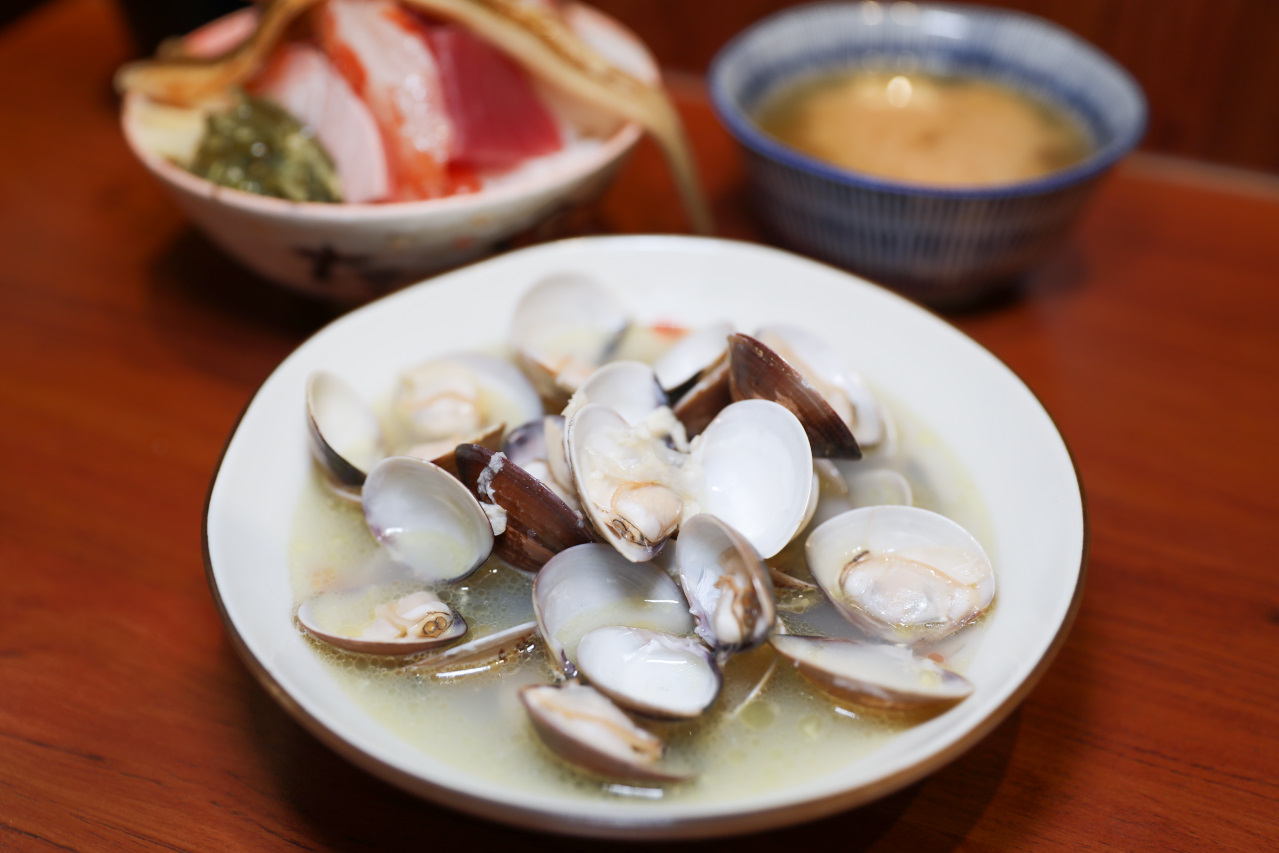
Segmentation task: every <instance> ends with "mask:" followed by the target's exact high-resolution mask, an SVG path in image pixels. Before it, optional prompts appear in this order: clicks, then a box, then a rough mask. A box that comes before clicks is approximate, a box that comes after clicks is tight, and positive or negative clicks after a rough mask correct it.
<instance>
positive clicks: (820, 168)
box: [706, 0, 1150, 200]
mask: <svg viewBox="0 0 1279 853" xmlns="http://www.w3.org/2000/svg"><path fill="white" fill-rule="evenodd" d="M865 5H867V4H866V3H864V2H863V3H847V2H829V0H823V2H816V3H806V4H803V5H800V6H792V7H790V8H787V9H782V10H780V11H778V12H774V13H772V14H770V15H767V16H765V17H763V18H761V19H760V20H758V21H756V22H755V23H754V24H752V25H751V26H749V27H747V28H746V29H744V30H742V31H741V32H739V33H738V34H737V35H735V36H734V37H733V38H732V39H731V40H730V41H728V42H727V43H726V44H725V45H724V46H723V47H722V48H720V50H719V51H718V52H717V53H716V54H715V56H714V58H713V59H712V60H711V64H710V68H709V70H708V72H707V76H706V81H707V88H708V90H709V93H710V97H711V106H712V108H713V109H714V111H715V114H716V116H717V117H718V118H719V120H720V122H721V123H722V124H723V125H724V126H725V128H726V129H727V130H728V131H729V133H730V134H731V135H732V136H733V138H734V139H736V140H737V142H738V143H739V144H741V145H743V146H744V147H746V148H747V149H749V150H751V151H752V152H753V153H755V154H758V155H760V156H762V157H765V158H767V159H770V160H774V161H777V162H778V163H780V164H781V165H783V166H787V167H789V168H791V169H794V170H796V171H799V172H803V173H806V174H807V175H810V176H812V177H816V178H820V179H824V180H826V181H830V182H833V183H836V184H841V185H843V186H846V187H849V188H852V189H865V190H873V191H881V192H891V193H897V194H900V195H908V196H920V197H942V198H947V199H956V200H995V199H1004V198H1018V197H1023V196H1030V195H1038V194H1046V193H1050V192H1053V191H1056V190H1060V189H1063V188H1065V187H1068V186H1071V185H1074V184H1080V183H1084V182H1086V181H1088V180H1090V179H1092V178H1096V177H1098V176H1100V175H1101V174H1102V173H1103V172H1105V171H1106V170H1107V169H1109V168H1110V167H1111V166H1113V165H1114V164H1115V163H1116V162H1117V161H1118V160H1119V159H1120V158H1121V157H1123V156H1124V155H1125V154H1127V153H1128V152H1129V151H1131V150H1132V149H1133V148H1134V147H1136V145H1137V144H1138V143H1139V142H1140V141H1141V138H1142V136H1143V135H1144V134H1145V131H1146V126H1147V123H1148V122H1149V113H1150V110H1149V105H1148V103H1147V101H1146V96H1145V93H1144V92H1143V91H1142V88H1141V86H1140V84H1138V83H1137V81H1136V79H1135V78H1134V77H1133V76H1132V74H1130V73H1129V72H1128V70H1127V69H1125V68H1124V67H1123V66H1121V65H1120V64H1119V63H1117V62H1115V60H1114V59H1112V58H1111V57H1110V56H1108V55H1107V54H1106V53H1104V52H1103V51H1102V50H1101V49H1099V48H1098V47H1096V46H1095V45H1093V44H1091V43H1089V42H1088V41H1086V40H1084V39H1082V38H1080V37H1079V36H1077V35H1076V34H1074V33H1073V32H1071V31H1070V30H1068V29H1066V28H1065V27H1062V26H1060V25H1058V24H1055V23H1053V22H1052V21H1049V20H1047V19H1046V18H1041V17H1039V16H1037V15H1031V14H1029V13H1026V12H1019V11H1013V10H1004V9H996V8H990V7H985V6H977V5H972V4H967V3H912V4H910V5H912V6H914V7H915V8H917V9H918V11H919V12H921V13H922V12H926V11H930V10H937V11H945V12H951V13H954V14H960V15H964V16H966V17H969V18H983V19H987V20H997V19H1009V20H1013V19H1016V20H1020V21H1023V22H1025V23H1026V24H1028V25H1030V26H1033V27H1036V28H1038V29H1039V30H1041V31H1045V32H1050V33H1053V34H1055V35H1057V36H1059V37H1061V38H1062V40H1063V42H1064V43H1066V44H1067V45H1069V46H1070V48H1071V49H1072V50H1073V51H1075V52H1076V53H1077V54H1078V55H1079V56H1081V57H1084V58H1086V59H1087V60H1089V61H1091V62H1092V63H1093V64H1095V65H1097V66H1098V67H1100V68H1101V69H1102V70H1103V71H1104V72H1106V73H1107V74H1109V75H1111V76H1113V77H1114V79H1115V80H1116V81H1118V83H1119V84H1120V86H1121V87H1123V88H1124V89H1125V90H1126V91H1127V92H1128V93H1129V94H1130V95H1132V97H1133V100H1134V102H1135V105H1136V112H1135V114H1134V116H1133V121H1132V123H1131V126H1130V127H1127V128H1125V129H1123V130H1122V131H1121V132H1120V133H1117V134H1116V135H1115V138H1114V139H1112V140H1111V141H1110V142H1109V143H1108V144H1106V145H1104V146H1102V147H1101V148H1099V149H1097V150H1096V151H1094V152H1092V153H1091V154H1090V155H1089V156H1088V157H1086V158H1084V159H1083V160H1081V161H1080V162H1079V163H1077V164H1075V165H1073V166H1069V167H1067V168H1065V169H1059V170H1057V171H1054V172H1050V173H1048V174H1047V175H1044V176H1041V177H1038V178H1031V179H1028V180H1021V181H1014V182H1011V183H998V184H981V185H976V186H945V185H940V184H923V183H918V182H912V181H904V180H899V179H893V178H886V177H879V176H875V175H870V174H868V173H865V172H858V171H854V170H852V169H845V168H842V167H839V166H835V165H832V164H830V163H827V162H825V161H823V160H820V159H817V158H815V157H811V156H809V155H807V154H803V153H801V152H800V151H798V150H797V149H795V148H792V147H790V146H788V145H785V144H783V143H781V142H779V141H777V140H775V139H774V138H773V137H771V136H769V135H768V134H766V133H764V132H763V131H762V130H760V129H759V127H758V126H757V125H756V124H755V122H754V121H753V120H751V119H750V117H748V116H747V115H746V114H745V113H744V112H743V111H742V110H740V109H738V107H737V105H736V104H735V103H734V100H733V99H732V98H730V97H729V95H728V93H727V92H726V91H725V85H724V81H723V78H724V74H725V68H726V67H727V66H728V65H729V64H730V63H731V62H733V61H737V60H740V58H741V53H742V51H743V50H744V49H745V47H744V46H745V44H746V41H747V40H748V39H749V38H751V37H752V36H758V34H760V33H762V32H765V31H767V30H768V29H769V28H771V27H773V26H775V25H776V24H777V23H778V22H780V21H784V20H788V19H792V18H798V17H803V16H806V15H811V14H814V13H816V12H819V11H821V10H824V9H827V10H837V9H852V8H853V7H862V6H865ZM875 5H886V4H878V3H877V4H875Z"/></svg>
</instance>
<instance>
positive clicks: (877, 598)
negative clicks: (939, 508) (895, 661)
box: [804, 506, 995, 644]
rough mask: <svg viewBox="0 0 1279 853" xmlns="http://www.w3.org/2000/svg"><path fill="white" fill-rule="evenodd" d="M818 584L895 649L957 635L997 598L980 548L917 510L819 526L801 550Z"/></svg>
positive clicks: (859, 512) (891, 509) (898, 509)
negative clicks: (905, 644) (893, 643)
mask: <svg viewBox="0 0 1279 853" xmlns="http://www.w3.org/2000/svg"><path fill="white" fill-rule="evenodd" d="M804 552H805V557H806V559H807V561H808V568H809V571H811V572H812V574H813V579H814V580H816V581H817V584H818V585H819V586H820V587H821V588H822V591H823V592H825V593H826V595H827V596H828V597H829V598H830V599H831V601H832V602H834V604H835V606H836V607H837V608H839V610H840V612H841V613H843V614H844V615H845V616H847V617H848V619H849V620H850V621H852V622H853V624H855V625H857V626H859V627H860V628H862V629H863V630H865V631H867V632H869V633H871V634H873V635H876V636H880V637H883V638H885V639H887V640H890V641H892V642H895V643H908V644H913V643H918V642H921V641H924V640H935V639H939V638H941V637H945V636H947V635H949V634H952V633H954V632H955V631H957V630H959V628H961V627H963V626H964V625H966V624H967V623H969V622H971V621H972V620H973V619H974V618H976V617H977V615H978V614H979V613H981V612H982V611H983V610H984V609H985V608H986V607H987V606H988V605H989V604H990V602H991V601H992V600H993V599H994V596H995V573H994V568H993V567H992V566H991V563H990V558H989V557H987V556H986V552H985V551H984V550H983V549H982V547H981V544H980V543H979V542H978V541H977V540H976V539H975V538H973V536H972V534H970V533H969V532H968V531H967V530H965V529H964V528H963V527H961V526H960V525H958V524H956V523H955V522H954V521H951V520H950V519H949V518H946V517H945V516H943V515H940V514H938V513H935V512H931V511H929V510H926V509H921V508H919V507H907V506H876V507H864V508H862V509H855V510H850V511H849V512H845V513H842V514H840V515H837V516H835V517H834V518H832V519H830V520H829V521H826V522H825V523H823V524H821V525H820V526H818V527H817V528H816V529H815V530H814V531H813V532H812V533H811V534H809V537H808V540H807V542H806V543H805V546H804Z"/></svg>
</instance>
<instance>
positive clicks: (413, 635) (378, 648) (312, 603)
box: [297, 590, 466, 655]
mask: <svg viewBox="0 0 1279 853" xmlns="http://www.w3.org/2000/svg"><path fill="white" fill-rule="evenodd" d="M359 594H360V591H359V590H355V591H351V592H349V593H328V594H325V595H323V596H320V597H318V598H313V599H309V600H307V601H304V602H303V603H302V606H301V607H299V608H298V613H297V617H298V623H299V624H300V625H301V626H302V627H303V628H305V629H306V631H307V633H309V634H311V636H313V637H315V638H316V639H319V640H323V641H324V642H326V643H328V644H329V645H331V646H335V647H337V648H339V649H345V650H347V651H351V652H363V653H364V654H370V655H411V654H414V653H416V652H422V651H426V650H427V649H430V648H433V647H436V646H440V645H443V644H445V643H450V642H452V641H453V640H456V639H457V638H459V637H461V636H462V635H464V634H465V633H466V621H465V620H464V619H463V618H462V617H461V615H459V614H458V613H457V612H456V611H454V610H453V608H451V607H449V606H448V605H447V604H445V603H444V602H443V601H440V600H439V598H437V597H436V596H435V595H433V594H432V593H430V592H427V591H425V590H419V591H417V592H412V593H409V594H408V595H404V596H400V597H399V598H397V599H394V600H392V601H388V602H384V603H382V604H379V605H377V606H376V607H374V608H373V609H372V612H371V613H369V614H368V619H367V621H366V622H364V623H363V624H361V625H359V626H358V627H356V626H342V625H339V624H334V623H335V622H336V621H338V620H331V619H330V620H326V619H325V618H324V614H323V612H322V611H323V610H324V608H322V607H321V599H323V598H333V597H344V596H345V597H350V596H351V595H357V596H358V595H359ZM344 628H345V630H344ZM356 631H358V633H356Z"/></svg>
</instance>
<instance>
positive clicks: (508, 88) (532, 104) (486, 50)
mask: <svg viewBox="0 0 1279 853" xmlns="http://www.w3.org/2000/svg"><path fill="white" fill-rule="evenodd" d="M427 32H428V41H429V42H430V45H431V49H432V50H433V52H434V53H435V58H436V61H437V62H438V63H439V67H440V78H441V81H442V83H443V88H444V101H445V104H446V106H447V107H448V110H449V116H450V117H451V118H452V121H453V145H452V148H451V150H450V154H451V158H452V161H453V162H454V163H457V164H461V165H465V166H469V167H471V168H473V169H477V170H481V171H485V170H492V171H501V170H506V169H510V168H511V167H513V166H516V165H518V164H519V163H520V162H522V161H523V160H525V159H527V158H529V157H537V156H539V155H542V154H550V153H552V152H554V151H558V150H560V148H561V147H562V146H563V143H562V141H561V139H560V131H559V128H558V126H557V125H556V123H555V120H554V119H553V118H552V117H551V114H550V112H548V110H547V108H546V107H545V106H544V105H543V103H542V101H541V99H540V98H539V97H538V95H537V92H536V91H535V90H534V88H533V83H532V81H531V80H530V79H529V77H528V75H527V74H526V73H525V71H524V69H522V68H520V67H519V66H518V65H516V64H515V63H514V62H512V61H511V60H510V59H508V58H507V57H505V56H504V55H502V54H501V53H500V52H498V50H497V49H496V48H494V47H493V46H491V45H490V44H488V43H487V42H485V41H483V40H481V39H479V38H477V37H476V36H474V35H472V34H471V33H469V32H467V31H466V30H464V29H462V28H461V27H456V26H448V25H446V26H434V27H430V28H429V30H428V31H427Z"/></svg>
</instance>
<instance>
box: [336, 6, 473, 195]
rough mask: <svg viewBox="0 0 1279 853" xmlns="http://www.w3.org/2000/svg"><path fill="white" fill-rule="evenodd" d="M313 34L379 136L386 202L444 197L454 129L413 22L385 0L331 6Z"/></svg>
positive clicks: (433, 64)
mask: <svg viewBox="0 0 1279 853" xmlns="http://www.w3.org/2000/svg"><path fill="white" fill-rule="evenodd" d="M319 32H320V40H321V44H322V46H323V48H324V51H325V53H327V54H328V56H329V58H330V59H331V60H333V64H334V65H335V66H336V67H337V69H338V71H339V72H341V74H342V76H343V77H345V78H346V79H347V82H349V83H350V84H351V88H353V89H354V90H355V91H356V93H357V94H359V95H360V97H362V98H363V99H364V101H365V103H367V104H368V106H369V109H370V110H371V111H372V113H373V118H374V119H375V120H376V121H377V124H378V128H379V129H380V130H381V132H382V140H383V142H384V143H385V146H386V154H387V160H388V162H389V164H390V166H391V182H392V194H393V196H394V197H395V198H397V199H400V200H412V199H424V198H438V197H440V196H445V195H448V194H449V193H450V192H451V191H452V189H453V186H452V184H453V182H452V179H451V178H450V175H449V172H448V168H447V164H448V159H449V153H450V151H451V150H452V147H453V123H452V121H451V120H450V119H449V115H448V110H447V109H446V108H445V106H444V92H443V90H442V89H441V86H440V70H439V66H438V65H437V63H436V61H435V57H434V56H432V54H431V50H430V48H429V47H428V46H427V43H426V39H425V38H424V37H423V35H422V33H421V31H420V29H419V25H418V24H417V22H416V21H414V20H413V19H412V18H411V17H410V16H409V14H408V13H407V12H405V11H404V10H403V9H401V8H400V7H399V6H398V5H397V4H395V3H393V2H390V0H331V2H329V3H327V4H325V6H324V7H323V8H322V9H321V10H320V14H319Z"/></svg>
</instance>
